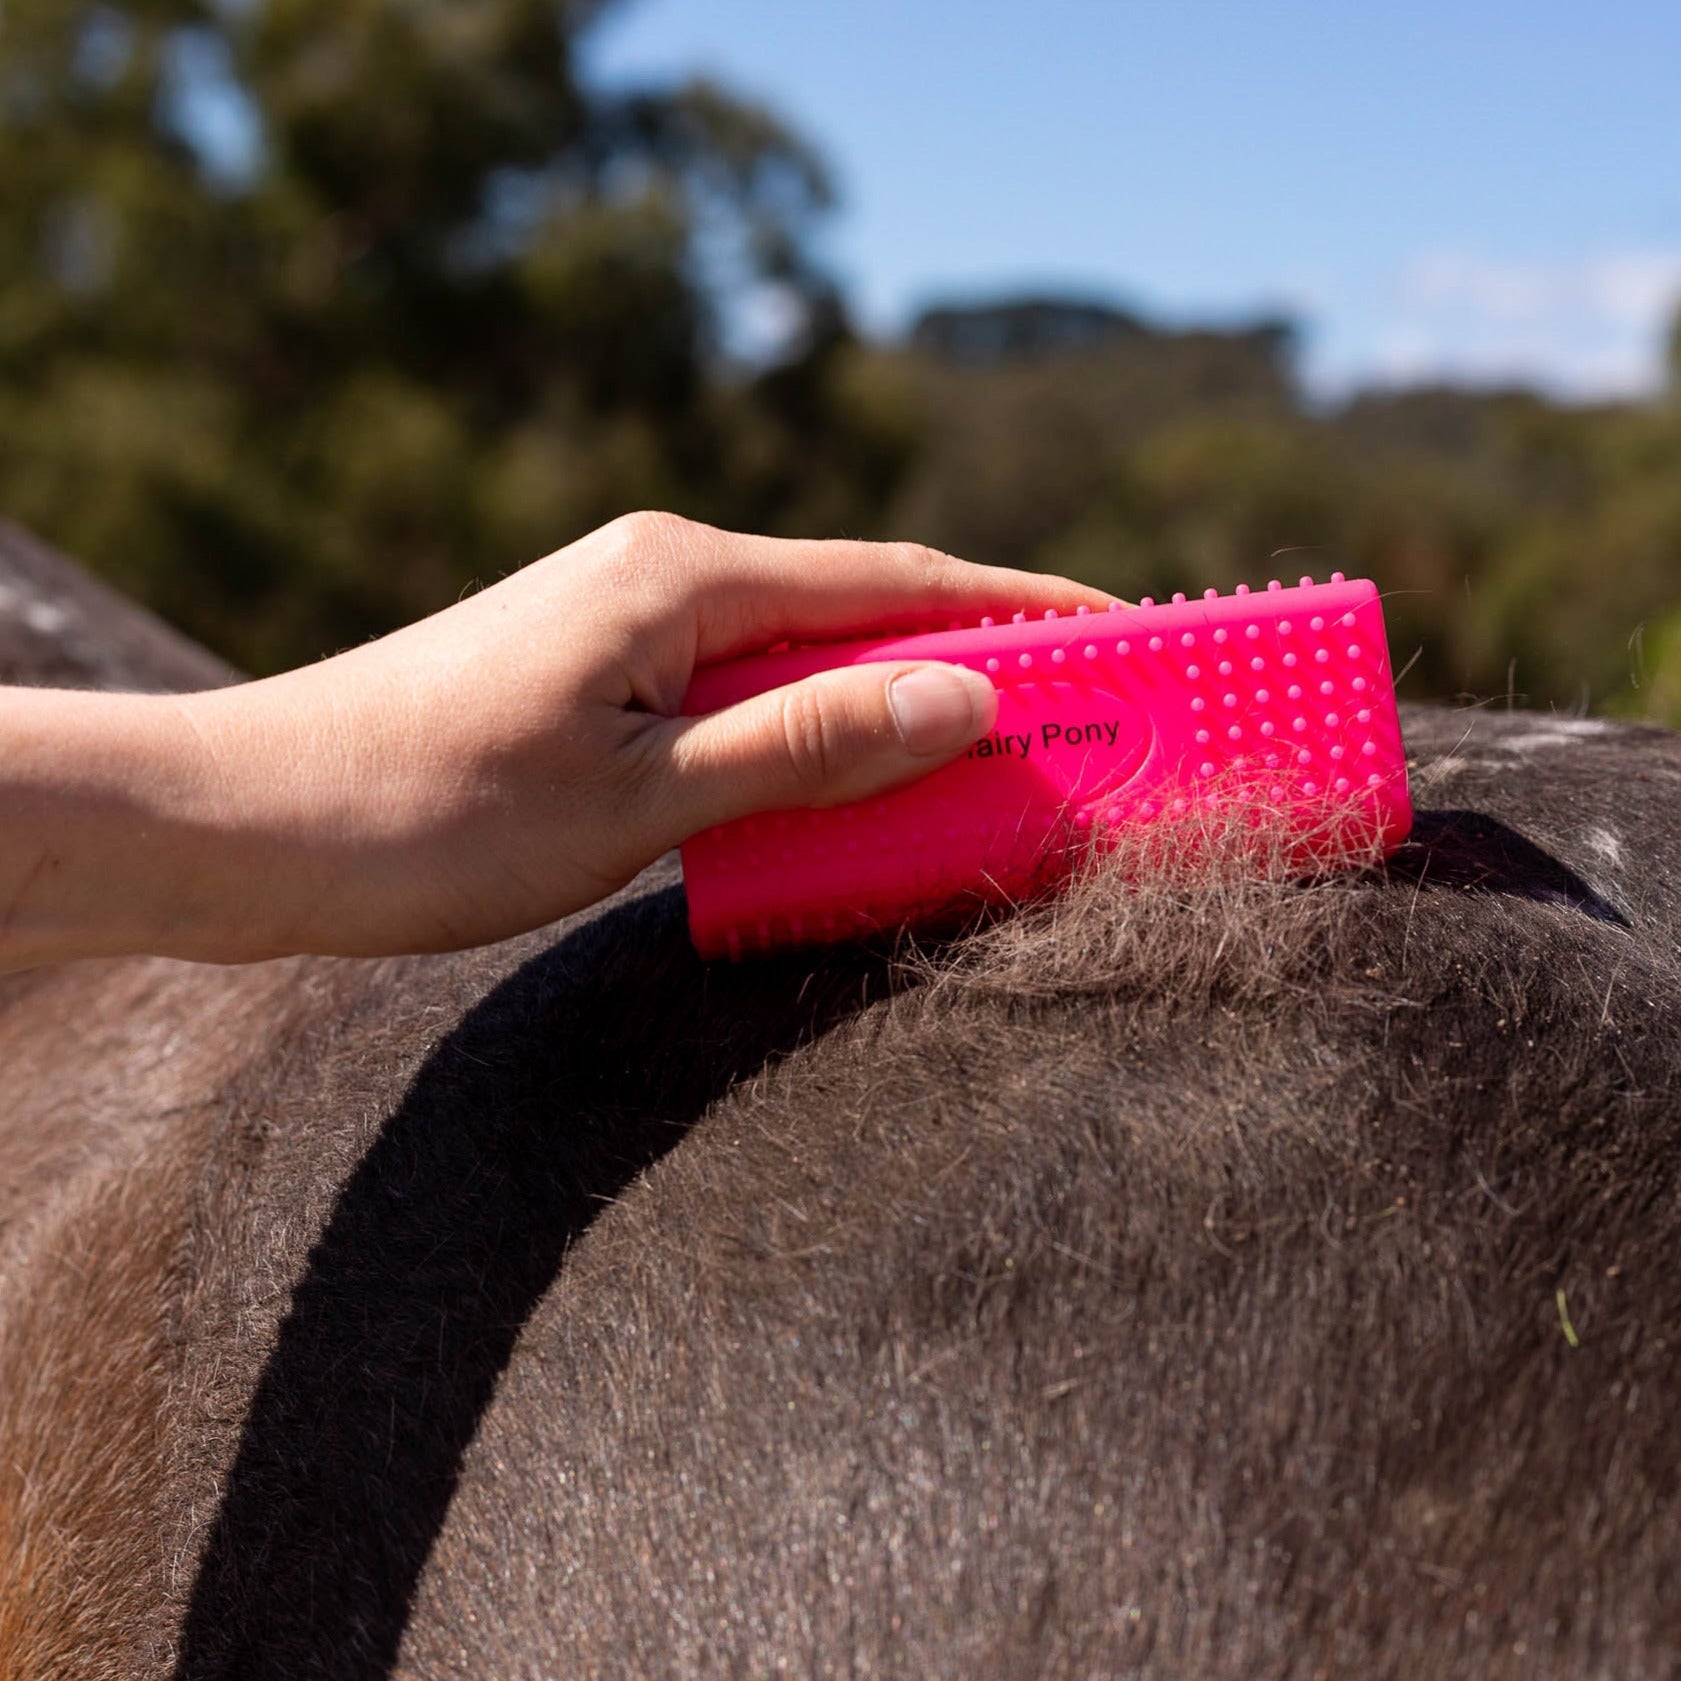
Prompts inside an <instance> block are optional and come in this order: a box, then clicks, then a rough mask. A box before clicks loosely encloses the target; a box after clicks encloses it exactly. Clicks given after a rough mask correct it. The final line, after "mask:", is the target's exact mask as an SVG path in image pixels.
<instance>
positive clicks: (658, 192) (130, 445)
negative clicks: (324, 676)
mask: <svg viewBox="0 0 1681 1681" xmlns="http://www.w3.org/2000/svg"><path fill="white" fill-rule="evenodd" d="M602 10H603V0H244V3H238V0H228V3H226V4H222V5H213V4H208V3H206V0H97V3H91V4H90V3H83V0H0V258H3V260H0V508H3V509H4V510H5V511H6V512H8V513H10V514H11V515H12V516H13V517H15V518H18V519H21V520H23V521H25V522H28V523H30V524H33V525H35V526H36V527H38V528H39V529H41V530H42V531H44V532H46V533H47V534H49V535H51V536H52V537H53V538H54V539H56V540H57V541H59V542H60V543H61V544H63V545H64V546H65V547H67V548H69V549H70V550H72V551H73V552H75V553H77V554H78V555H80V556H82V557H84V558H86V559H88V560H89V561H91V562H92V563H94V564H95V565H96V566H98V567H99V568H100V569H101V570H102V571H104V572H106V573H107V574H109V575H111V576H113V577H115V578H116V579H117V580H118V581H119V582H122V583H124V584H126V585H128V586H129V587H131V588H133V589H135V590H136V591H137V592H138V593H140V594H142V595H144V596H145V597H146V598H148V599H149V600H150V601H152V602H153V603H154V604H155V605H157V606H159V607H161V609H162V610H163V611H164V612H165V613H166V614H167V615H168V616H170V617H171V618H173V619H175V620H176V621H177V622H179V623H182V624H184V625H185V626H187V627H188V628H190V629H192V630H193V631H195V632H197V633H198V634H200V635H201V636H203V637H205V638H207V639H208V640H209V641H211V642H212V643H214V644H216V645H217V646H219V647H221V648H222V649H224V650H226V651H228V652H229V653H231V654H232V655H233V656H234V657H236V658H238V659H241V660H242V661H244V662H246V663H247V664H249V665H252V666H254V667H256V668H259V669H261V668H266V667H270V666H273V665H275V664H277V663H281V662H284V661H286V660H292V659H298V658H307V657H310V656H312V655H314V654H316V653H319V652H322V651H330V649H331V648H332V647H333V646H335V645H340V644H342V643H344V642H346V641H349V640H353V639H355V638H357V637H358V636H361V635H365V634H367V633H369V632H371V631H374V630H378V629H381V628H384V627H385V626H386V625H388V624H389V623H391V622H393V621H394V620H396V619H399V618H402V617H405V616H412V615H413V614H414V613H416V612H419V611H421V610H423V609H426V608H429V607H434V606H437V605H439V604H440V602H441V601H443V600H447V599H449V598H450V597H452V596H453V595H454V594H455V593H456V592H458V591H459V590H460V589H461V588H462V587H463V586H464V585H465V584H467V583H468V582H469V581H470V580H472V579H473V578H475V577H477V578H483V577H487V576H494V575H495V574H496V573H498V572H499V571H502V570H505V569H506V568H508V567H510V566H513V565H516V564H518V563H520V562H522V561H524V560H527V559H530V558H532V556H534V555H535V554H537V553H540V552H542V551H544V550H545V549H547V548H549V547H552V546H554V545H555V544H556V543H558V542H560V541H562V540H563V539H565V538H567V537H570V536H574V535H576V534H578V533H579V532H580V531H582V530H585V529H588V528H589V527H590V526H592V525H594V524H596V523H598V522H599V521H601V520H603V519H606V518H609V517H611V516H612V515H613V514H615V513H617V512H620V511H622V510H623V509H625V508H626V507H630V506H635V505H638V504H643V503H651V504H662V505H666V506H675V507H682V508H685V509H687V510H688V511H691V512H693V513H696V514H700V515H710V516H712V517H716V518H722V519H730V518H735V519H738V520H739V519H742V518H753V517H755V516H757V517H761V518H763V517H764V516H765V514H766V513H767V512H768V510H766V509H765V507H764V504H765V503H766V501H767V500H768V501H772V502H776V503H778V504H779V505H781V506H782V507H783V508H784V509H786V507H787V506H789V505H791V504H794V503H797V502H798V501H799V499H800V492H801V487H802V484H803V483H804V482H805V481H806V480H808V479H810V478H811V477H812V475H813V470H814V464H813V463H812V462H811V461H810V460H808V459H806V458H805V456H804V452H803V451H802V450H801V449H800V448H799V434H800V433H801V431H802V430H805V429H809V421H808V422H807V423H806V425H805V426H802V424H801V423H800V417H799V416H798V415H794V416H792V417H790V416H789V415H788V414H786V413H784V412H781V411H783V410H786V409H787V407H788V401H787V400H785V401H784V402H783V403H782V404H781V405H780V406H779V405H778V404H777V403H776V402H773V401H770V400H768V396H767V394H765V393H755V392H752V391H750V390H744V389H742V388H741V386H740V384H739V382H736V384H734V385H731V384H730V383H729V382H724V381H720V380H719V379H717V378H716V377H715V376H714V369H715V365H716V362H717V353H718V350H719V327H720V320H719V304H720V298H721V297H722V296H723V295H724V294H725V293H726V292H727V291H728V290H729V289H731V288H735V289H738V290H739V288H740V287H741V286H742V285H744V284H747V285H757V286H759V287H761V288H767V289H768V288H774V289H775V293H776V296H777V298H778V300H779V302H780V304H781V307H782V308H783V310H784V311H785V312H791V313H793V314H794V315H795V316H796V317H798V318H802V319H804V320H806V321H807V322H808V323H809V324H810V330H809V332H808V335H807V337H808V341H809V342H808V345H807V349H808V352H809V355H808V358H807V360H808V361H810V360H811V358H813V357H815V358H816V360H817V361H821V358H822V352H823V349H824V347H825V343H826V341H829V340H832V339H833V337H834V336H835V335H834V331H833V318H834V314H835V306H834V302H833V294H832V288H831V287H830V286H829V285H828V283H827V282H826V281H825V279H824V277H823V276H822V274H821V273H820V272H819V271H818V269H817V268H816V267H815V265H814V264H813V262H812V261H811V259H810V255H809V252H810V245H811V240H810V231H811V226H812V223H813V221H814V219H815V218H816V217H817V216H819V215H820V214H821V213H822V211H823V210H824V209H825V207H826V206H827V204H828V202H829V188H828V184H827V181H826V179H825V176H824V172H823V170H822V168H821V166H820V165H819V163H818V162H817V160H816V159H815V158H814V157H813V156H812V154H811V153H810V152H809V151H808V150H807V149H806V148H805V147H804V146H803V145H802V144H801V143H800V142H799V141H798V140H797V139H796V138H795V137H794V136H793V135H791V134H790V132H789V131H788V130H787V129H785V128H784V127H783V126H782V125H781V124H780V123H779V122H778V121H777V120H776V119H775V118H774V117H773V116H771V115H770V114H768V113H767V112H765V111H763V110H761V109H758V108H756V107H754V106H752V105H748V104H745V103H743V102H741V101H739V100H735V99H732V98H731V97H729V96H728V95H727V94H725V93H723V92H722V91H720V90H719V89H717V88H715V87H711V86H708V85H706V84H705V83H699V82H697V83H693V84H690V85H686V86H680V87H673V88H665V89H651V90H641V91H630V92H619V93H614V94H605V93H602V92H600V91H598V90H594V89H592V88H590V87H588V86H586V85H585V84H584V82H583V81H582V80H581V78H580V76H579V73H578V56H579V52H578V49H579V44H580V40H581V38H582V37H583V35H584V33H585V32H586V31H587V30H588V29H589V28H590V27H591V25H592V24H593V23H594V21H595V20H596V17H597V14H598V13H600V12H601V11H602ZM218 113H219V114H220V118H221V132H220V134H218V131H217V128H216V126H215V119H216V117H217V115H218ZM230 117H232V118H237V119H239V120H240V121H241V122H243V123H244V125H245V126H246V127H247V128H248V130H249V131H250V132H249V133H248V134H247V135H245V136H244V137H243V149H244V151H245V152H246V153H248V154H249V155H248V156H244V157H241V156H239V155H238V154H239V152H240V151H241V145H240V144H239V143H238V142H239V141H240V139H241V137H240V136H239V135H238V134H237V132H236V133H233V136H232V139H231V140H230V138H229V134H230V122H229V119H230ZM808 371H809V370H808ZM812 377H813V378H816V379H817V383H818V384H819V385H821V378H820V371H817V372H813V374H812ZM787 383H788V381H787V380H785V381H784V384H787ZM793 383H795V384H800V383H802V382H801V380H800V379H799V378H797V377H796V378H795V379H794V381H793ZM804 383H806V384H810V383H811V381H810V380H809V379H808V380H806V381H805V382H804ZM784 396H785V399H790V400H791V399H793V398H795V397H799V398H803V400H804V401H805V402H806V404H807V406H808V407H809V406H810V405H811V404H812V403H815V404H816V405H817V407H818V408H819V409H826V405H825V404H824V402H823V394H822V392H821V390H817V391H815V392H813V391H804V392H800V393H785V394H784ZM822 418H823V424H824V429H825V431H826V432H827V433H828V434H831V435H833V436H834V437H835V438H836V439H837V440H839V441H840V443H841V445H842V452H843V453H846V448H845V440H846V439H847V436H848V433H849V426H848V422H847V417H846V416H845V415H844V414H837V413H828V412H825V413H824V414H823V417H822ZM854 442H855V444H856V445H857V450H855V451H854V453H857V452H858V451H861V453H862V454H863V455H864V456H865V457H868V456H869V455H870V453H871V447H872V446H871V444H870V440H869V439H868V438H861V439H857V440H854ZM819 476H820V474H819ZM818 495H819V500H821V499H822V492H821V490H819V492H818ZM849 495H850V492H848V493H847V494H843V495H842V496H840V498H839V502H840V503H841V504H843V505H841V506H838V507H837V508H836V509H834V510H833V512H835V513H837V514H838V515H839V516H840V517H843V518H844V517H847V515H848V514H850V513H851V512H852V511H853V510H852V509H851V507H850V504H849V500H848V498H849ZM773 523H774V521H773Z"/></svg>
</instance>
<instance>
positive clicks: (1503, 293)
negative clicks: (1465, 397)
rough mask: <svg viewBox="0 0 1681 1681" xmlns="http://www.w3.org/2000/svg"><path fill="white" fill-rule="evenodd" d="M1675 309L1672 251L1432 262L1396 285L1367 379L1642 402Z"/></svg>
mask: <svg viewBox="0 0 1681 1681" xmlns="http://www.w3.org/2000/svg"><path fill="white" fill-rule="evenodd" d="M1678 303H1681V250H1644V251H1640V250H1631V251H1611V252H1601V253H1597V254H1593V255H1586V256H1583V257H1581V258H1579V259H1576V260H1573V261H1566V262H1558V263H1521V262H1503V261H1499V260H1494V259H1489V258H1486V257H1482V256H1479V255H1476V254H1473V253H1468V252H1464V251H1437V252H1431V253H1429V254H1426V255H1424V256H1421V257H1419V258H1418V259H1417V260H1416V261H1414V262H1413V263H1411V264H1409V265H1408V267H1407V268H1406V269H1405V270H1404V271H1403V272H1402V274H1401V275H1400V276H1399V278H1398V280H1397V283H1396V286H1395V288H1394V295H1393V298H1392V300H1391V304H1390V307H1389V309H1388V311H1387V312H1386V314H1387V320H1385V321H1382V322H1381V323H1380V324H1379V325H1378V327H1377V330H1376V332H1375V333H1374V335H1373V340H1372V353H1371V357H1372V359H1371V366H1370V368H1369V370H1368V373H1369V376H1375V377H1376V378H1377V379H1378V380H1380V381H1382V382H1384V383H1397V384H1401V383H1405V384H1411V383H1416V382H1418V381H1421V380H1435V379H1442V380H1453V381H1459V382H1465V383H1474V384H1487V383H1505V382H1516V383H1522V384H1528V385H1535V386H1539V387H1542V388H1543V389H1547V390H1551V391H1554V392H1557V393H1559V394H1561V395H1564V396H1570V397H1579V398H1604V397H1639V396H1646V395H1649V394H1651V393H1652V392H1654V391H1656V390H1657V389H1658V388H1659V386H1660V384H1661V382H1662V379H1663V345H1664V342H1665V337H1666V334H1667V332H1668V330H1669V325H1670V322H1671V320H1672V318H1673V315H1674V312H1675V309H1676V307H1677V304H1678Z"/></svg>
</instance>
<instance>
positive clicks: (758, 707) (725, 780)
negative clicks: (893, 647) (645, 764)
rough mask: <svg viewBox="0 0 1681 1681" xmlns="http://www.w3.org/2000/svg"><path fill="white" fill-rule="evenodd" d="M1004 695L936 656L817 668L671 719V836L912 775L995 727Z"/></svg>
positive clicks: (858, 793) (667, 809) (665, 794)
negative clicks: (719, 707)
mask: <svg viewBox="0 0 1681 1681" xmlns="http://www.w3.org/2000/svg"><path fill="white" fill-rule="evenodd" d="M997 716H998V694H997V691H996V690H995V689H994V688H993V686H992V684H991V683H990V682H988V681H987V679H986V678H985V677H984V676H983V675H982V674H981V673H980V672H978V671H970V670H968V669H967V668H966V667H963V666H960V665H945V664H941V663H938V662H934V661H922V662H918V663H911V664H890V663H886V662H883V663H881V664H872V665H855V666H847V667H845V668H843V669H840V670H836V671H824V672H819V673H818V674H817V675H816V676H814V677H808V678H806V679H805V680H804V681H803V682H800V683H791V684H789V685H788V686H787V687H786V688H782V689H772V690H770V691H768V692H767V693H765V694H762V695H755V696H754V697H753V698H752V699H751V700H744V701H741V702H739V703H738V704H736V705H735V706H730V707H726V708H725V709H724V710H723V711H721V712H714V713H711V714H710V715H708V716H707V717H704V718H674V719H672V720H671V721H670V722H669V723H668V724H666V725H664V726H662V728H663V729H664V730H665V731H667V732H669V742H668V744H667V751H666V752H665V753H664V755H663V765H664V769H663V771H662V772H661V779H662V781H663V782H664V784H665V786H663V787H662V788H661V789H660V791H659V792H660V798H659V807H660V814H661V817H662V819H663V820H665V821H667V822H669V824H670V827H671V830H672V838H673V839H675V838H677V837H678V835H679V834H681V835H683V836H687V835H691V834H694V833H695V832H696V831H697V830H700V829H707V828H710V827H711V826H712V825H713V824H715V823H725V822H728V821H729V820H730V819H732V818H736V817H745V816H748V815H750V814H751V813H753V812H756V811H777V810H784V809H787V808H789V807H795V806H827V805H841V804H843V803H844V802H846V801H848V800H857V799H863V798H864V797H865V796H866V795H869V794H875V793H880V792H881V791H882V790H884V789H887V788H892V787H895V786H897V785H898V784H899V783H902V782H910V781H913V780H914V779H915V778H917V777H919V776H926V775H927V774H928V772H929V771H931V770H934V769H936V768H937V767H938V766H940V765H942V764H944V763H945V762H946V761H947V760H948V759H952V758H955V757H956V756H957V754H959V753H961V752H962V751H963V749H964V748H965V747H967V746H969V745H970V743H972V742H974V741H976V740H978V739H979V738H980V737H981V736H983V735H985V734H986V732H987V731H988V730H989V729H991V728H992V725H993V723H994V721H995V720H996V718H997Z"/></svg>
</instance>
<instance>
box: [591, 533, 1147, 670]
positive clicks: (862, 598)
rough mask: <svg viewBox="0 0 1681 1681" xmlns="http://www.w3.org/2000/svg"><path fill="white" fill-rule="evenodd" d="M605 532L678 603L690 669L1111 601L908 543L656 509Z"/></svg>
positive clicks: (1060, 581)
mask: <svg viewBox="0 0 1681 1681" xmlns="http://www.w3.org/2000/svg"><path fill="white" fill-rule="evenodd" d="M607 529H608V531H609V532H612V533H614V534H615V537H616V539H617V540H618V541H619V542H622V543H623V544H625V545H626V550H627V560H628V563H629V565H630V567H631V569H632V570H633V573H635V574H637V575H640V576H641V577H643V578H644V579H647V580H649V581H650V582H651V583H652V585H653V587H654V588H656V589H658V590H661V591H664V592H670V591H672V590H674V589H675V590H677V591H679V592H680V593H681V594H682V596H683V598H684V599H685V600H686V601H687V602H688V603H689V605H690V606H691V608H692V610H693V612H694V614H695V619H696V632H697V637H698V641H697V645H696V650H695V658H696V661H697V663H700V664H706V663H708V662H710V661H714V660H721V659H728V658H729V657H730V656H732V655H734V654H740V653H746V652H749V651H753V650H758V649H762V648H767V647H770V646H773V645H774V644H776V643H778V642H782V641H790V640H792V641H822V640H824V639H826V638H834V637H838V636H842V635H846V636H856V635H868V634H870V633H871V632H873V631H890V630H910V629H915V628H917V627H919V626H924V625H925V626H926V627H927V628H931V629H934V628H937V629H942V630H943V629H945V628H946V626H947V625H948V624H949V623H950V621H952V620H953V619H961V620H962V621H963V622H964V623H966V624H972V623H974V622H975V621H976V620H977V619H979V618H980V617H981V616H982V615H983V614H988V613H990V614H994V615H998V616H1002V617H1006V618H1007V617H1009V616H1010V615H1011V614H1013V613H1017V612H1026V613H1029V614H1034V615H1038V614H1042V613H1044V612H1045V611H1047V610H1048V609H1054V610H1055V611H1056V612H1058V613H1073V612H1076V611H1078V609H1080V608H1082V607H1084V608H1087V609H1088V610H1090V611H1093V612H1101V611H1102V610H1103V609H1105V608H1106V607H1108V605H1109V604H1110V602H1111V601H1113V600H1114V597H1113V596H1110V595H1108V594H1107V593H1105V592H1104V591H1103V590H1099V589H1093V588H1091V587H1090V586H1089V585H1086V584H1078V583H1074V582H1071V581H1070V580H1069V579H1066V578H1057V577H1052V576H1050V575H1048V574H1045V573H1038V572H1018V571H1015V570H1012V569H1010V568H1007V567H1002V566H975V565H972V564H970V563H969V562H968V561H963V560H957V559H954V558H953V557H952V556H951V555H946V554H941V553H940V552H939V551H938V550H936V549H929V548H924V547H922V546H921V545H920V544H916V543H854V542H846V541H832V542H817V541H805V540H800V539H790V538H779V537H751V536H743V535H740V534H738V533H736V532H730V531H717V530H714V529H713V528H712V527H710V526H705V525H696V524H693V523H691V522H689V521H687V520H680V519H676V518H674V517H673V516H670V515H664V514H651V515H650V514H638V515H632V516H631V517H630V518H628V519H626V520H621V521H618V522H616V523H615V525H614V526H613V527H609V528H607Z"/></svg>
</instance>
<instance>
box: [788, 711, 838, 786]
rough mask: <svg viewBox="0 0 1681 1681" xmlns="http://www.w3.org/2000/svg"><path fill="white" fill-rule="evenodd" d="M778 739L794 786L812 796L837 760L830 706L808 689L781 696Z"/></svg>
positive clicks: (834, 720)
mask: <svg viewBox="0 0 1681 1681" xmlns="http://www.w3.org/2000/svg"><path fill="white" fill-rule="evenodd" d="M782 737H783V745H784V747H785V749H786V751H787V754H788V764H789V767H790V769H791V770H792V771H793V775H794V784H795V786H796V787H797V788H799V789H800V790H802V791H803V792H806V793H810V794H814V795H815V794H816V793H818V792H819V791H820V790H822V789H824V788H826V787H827V786H828V785H829V782H830V780H831V779H832V777H833V776H834V773H835V770H836V767H837V764H838V760H839V745H840V744H839V720H838V719H837V717H836V715H835V709H834V707H833V706H830V705H825V704H824V700H823V697H822V695H821V694H819V693H817V692H814V691H813V690H811V689H810V688H794V689H790V690H789V691H788V692H787V693H786V694H785V695H784V696H783V697H782Z"/></svg>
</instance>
